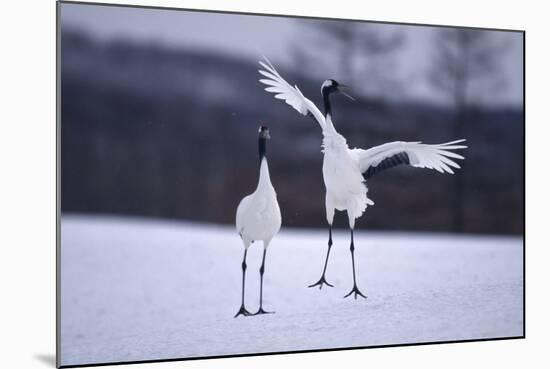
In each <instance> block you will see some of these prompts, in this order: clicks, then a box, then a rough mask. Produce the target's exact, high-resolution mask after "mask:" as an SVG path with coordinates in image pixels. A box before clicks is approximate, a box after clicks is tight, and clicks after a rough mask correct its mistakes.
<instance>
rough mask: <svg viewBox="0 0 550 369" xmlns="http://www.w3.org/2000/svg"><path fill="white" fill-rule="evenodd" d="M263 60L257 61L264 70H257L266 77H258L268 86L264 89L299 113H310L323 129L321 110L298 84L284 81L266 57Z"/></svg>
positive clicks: (323, 119) (323, 120)
mask: <svg viewBox="0 0 550 369" xmlns="http://www.w3.org/2000/svg"><path fill="white" fill-rule="evenodd" d="M264 60H265V62H263V61H260V62H259V63H260V65H261V66H262V67H263V68H264V70H262V69H260V70H259V71H258V72H260V74H261V75H262V76H264V77H266V78H264V79H260V82H261V83H263V84H264V85H267V86H268V87H266V88H265V90H266V91H267V92H271V93H273V94H275V98H276V99H281V100H284V101H285V102H286V103H287V104H288V105H290V106H292V107H293V108H294V109H296V110H297V111H298V112H299V113H300V114H302V115H308V114H310V115H312V116H313V118H314V119H315V120H316V121H317V123H319V125H320V126H321V129H323V128H324V127H325V116H324V115H323V113H321V111H320V110H319V109H318V108H317V107H316V106H315V104H314V103H313V102H312V101H311V100H309V99H308V98H307V97H305V96H304V95H303V94H302V92H301V91H300V89H299V88H298V86H294V87H292V86H291V85H290V84H289V83H288V82H287V81H285V80H284V78H283V77H281V75H280V74H279V73H278V72H277V70H276V69H275V67H274V66H273V64H271V62H270V61H269V60H268V59H267V58H266V57H264Z"/></svg>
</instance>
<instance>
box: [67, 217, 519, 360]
mask: <svg viewBox="0 0 550 369" xmlns="http://www.w3.org/2000/svg"><path fill="white" fill-rule="evenodd" d="M61 224H62V229H61V268H62V269H61V272H62V274H61V315H62V318H61V340H62V343H61V364H62V365H71V364H89V363H100V362H116V361H134V360H152V359H168V358H185V357H197V356H213V355H230V354H244V353H261V352H275V351H289V350H308V349H323V348H337V347H352V346H371V345H384V344H398V343H413V342H433V341H446V340H461V339H477V338H494V337H506V336H520V335H522V333H523V332H522V329H523V280H522V278H523V277H522V275H523V250H522V240H521V239H520V238H515V237H483V236H476V237H474V236H460V237H454V236H448V235H430V234H403V233H377V232H369V231H364V230H357V231H356V242H355V244H356V252H355V254H356V263H357V269H358V284H359V287H360V288H361V290H362V291H363V292H364V293H366V294H367V296H368V299H367V300H362V299H360V300H353V299H352V298H348V299H343V298H342V296H343V295H344V294H346V293H347V292H348V291H349V289H350V288H351V287H352V275H351V257H350V253H349V234H348V232H347V231H345V230H342V231H336V232H335V235H334V243H335V244H334V246H335V247H333V250H332V255H331V260H330V262H329V266H328V271H327V279H328V281H329V282H332V283H333V284H335V287H334V288H328V289H325V288H323V290H321V291H319V289H311V288H306V286H307V285H308V284H310V283H313V282H315V281H317V279H318V278H319V276H320V272H321V268H322V263H323V261H324V257H325V252H326V241H327V239H326V236H327V235H326V232H325V231H318V230H312V231H298V230H288V229H285V228H284V227H283V229H282V231H281V232H280V234H279V235H278V236H277V237H276V238H275V239H274V241H273V242H272V244H271V247H270V249H269V251H268V257H267V261H266V274H265V281H264V308H265V309H266V310H274V311H276V314H268V315H262V316H252V317H242V316H240V317H238V318H236V319H234V318H233V316H234V314H235V313H236V312H237V310H238V308H239V306H240V288H241V287H240V283H241V269H240V263H241V260H242V253H243V248H242V244H241V241H240V239H239V237H238V236H237V234H236V232H235V230H234V229H233V228H232V227H220V226H212V225H202V224H193V223H186V222H176V221H151V220H140V219H133V218H116V217H91V216H75V215H72V216H67V215H63V217H62V223H61ZM261 250H262V248H261V243H260V244H258V243H255V244H254V245H253V246H252V247H251V249H250V251H249V253H248V270H247V290H246V293H247V308H248V309H249V310H251V311H255V310H256V309H257V308H258V295H259V291H258V290H259V274H258V269H259V266H260V262H261Z"/></svg>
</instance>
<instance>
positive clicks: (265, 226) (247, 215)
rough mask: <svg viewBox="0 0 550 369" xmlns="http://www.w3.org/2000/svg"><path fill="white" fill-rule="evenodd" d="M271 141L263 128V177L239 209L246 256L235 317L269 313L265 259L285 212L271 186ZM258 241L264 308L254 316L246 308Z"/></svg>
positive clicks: (242, 201) (261, 164) (260, 148)
mask: <svg viewBox="0 0 550 369" xmlns="http://www.w3.org/2000/svg"><path fill="white" fill-rule="evenodd" d="M269 138H270V136H269V130H268V129H267V127H264V126H262V127H260V130H259V138H258V146H259V153H260V175H259V179H258V184H257V186H256V190H255V191H254V192H253V193H252V194H250V195H248V196H246V197H244V198H243V199H242V200H241V202H240V203H239V206H238V207H237V215H236V217H235V218H236V221H235V223H236V227H237V232H238V233H239V236H240V237H241V239H242V241H243V245H244V249H245V250H244V257H243V262H242V273H243V276H242V295H241V308H240V309H239V311H238V312H237V314H236V315H235V317H237V316H239V315H241V314H242V315H245V316H247V315H256V314H265V313H267V312H266V311H265V310H264V309H263V307H262V302H263V276H264V270H265V256H266V253H267V248H268V246H269V243H270V242H271V240H272V239H273V237H274V236H275V235H276V234H277V233H278V232H279V229H281V210H280V209H279V203H278V202H277V193H276V192H275V189H274V188H273V185H272V184H271V178H270V176H269V165H268V164H267V157H266V146H267V140H268V139H269ZM254 241H263V246H264V252H263V258H262V266H261V268H260V308H259V309H258V312H257V313H255V314H251V313H250V312H249V311H248V310H247V309H246V308H245V303H244V301H245V298H244V290H245V276H246V254H247V251H248V248H249V247H250V244H251V243H253V242H254Z"/></svg>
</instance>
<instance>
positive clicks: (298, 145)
mask: <svg viewBox="0 0 550 369" xmlns="http://www.w3.org/2000/svg"><path fill="white" fill-rule="evenodd" d="M523 56H524V32H523V31H518V30H495V29H482V28H461V27H450V26H434V25H418V24H399V23H385V22H369V21H357V20H355V21H352V20H336V19H320V18H308V17H291V16H279V15H260V14H244V13H228V12H214V11H200V10H183V9H168V8H154V7H138V6H124V5H100V4H85V3H71V2H59V3H58V60H57V62H58V81H57V83H58V127H57V128H58V137H59V142H58V159H59V160H58V178H59V179H58V192H59V197H58V200H59V201H58V209H59V216H58V227H59V233H58V235H59V238H58V246H57V257H58V270H57V273H58V274H57V280H58V286H57V293H58V295H57V297H58V299H57V303H58V315H57V350H58V352H57V360H58V366H62V367H70V366H85V365H98V364H113V363H132V362H148V361H162V360H185V359H196V358H212V357H230V356H242V355H261V354H267V353H270V354H271V353H293V352H310V351H322V350H336V349H353V348H371V347H381V346H395V345H411V344H426V343H443V342H462V341H479V340H488V339H504V338H523V337H524V311H525V309H524V191H525V189H524V64H523Z"/></svg>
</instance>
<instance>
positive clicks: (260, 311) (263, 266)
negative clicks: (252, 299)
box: [254, 247, 274, 315]
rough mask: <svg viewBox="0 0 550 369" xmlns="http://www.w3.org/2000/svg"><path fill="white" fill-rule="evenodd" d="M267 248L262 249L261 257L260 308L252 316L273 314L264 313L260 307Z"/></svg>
mask: <svg viewBox="0 0 550 369" xmlns="http://www.w3.org/2000/svg"><path fill="white" fill-rule="evenodd" d="M266 251H267V247H264V256H263V257H262V266H261V267H260V308H259V309H258V311H257V312H256V313H255V314H254V315H258V314H273V313H274V312H273V311H265V310H264V309H263V307H262V303H263V288H264V271H265V253H266Z"/></svg>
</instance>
